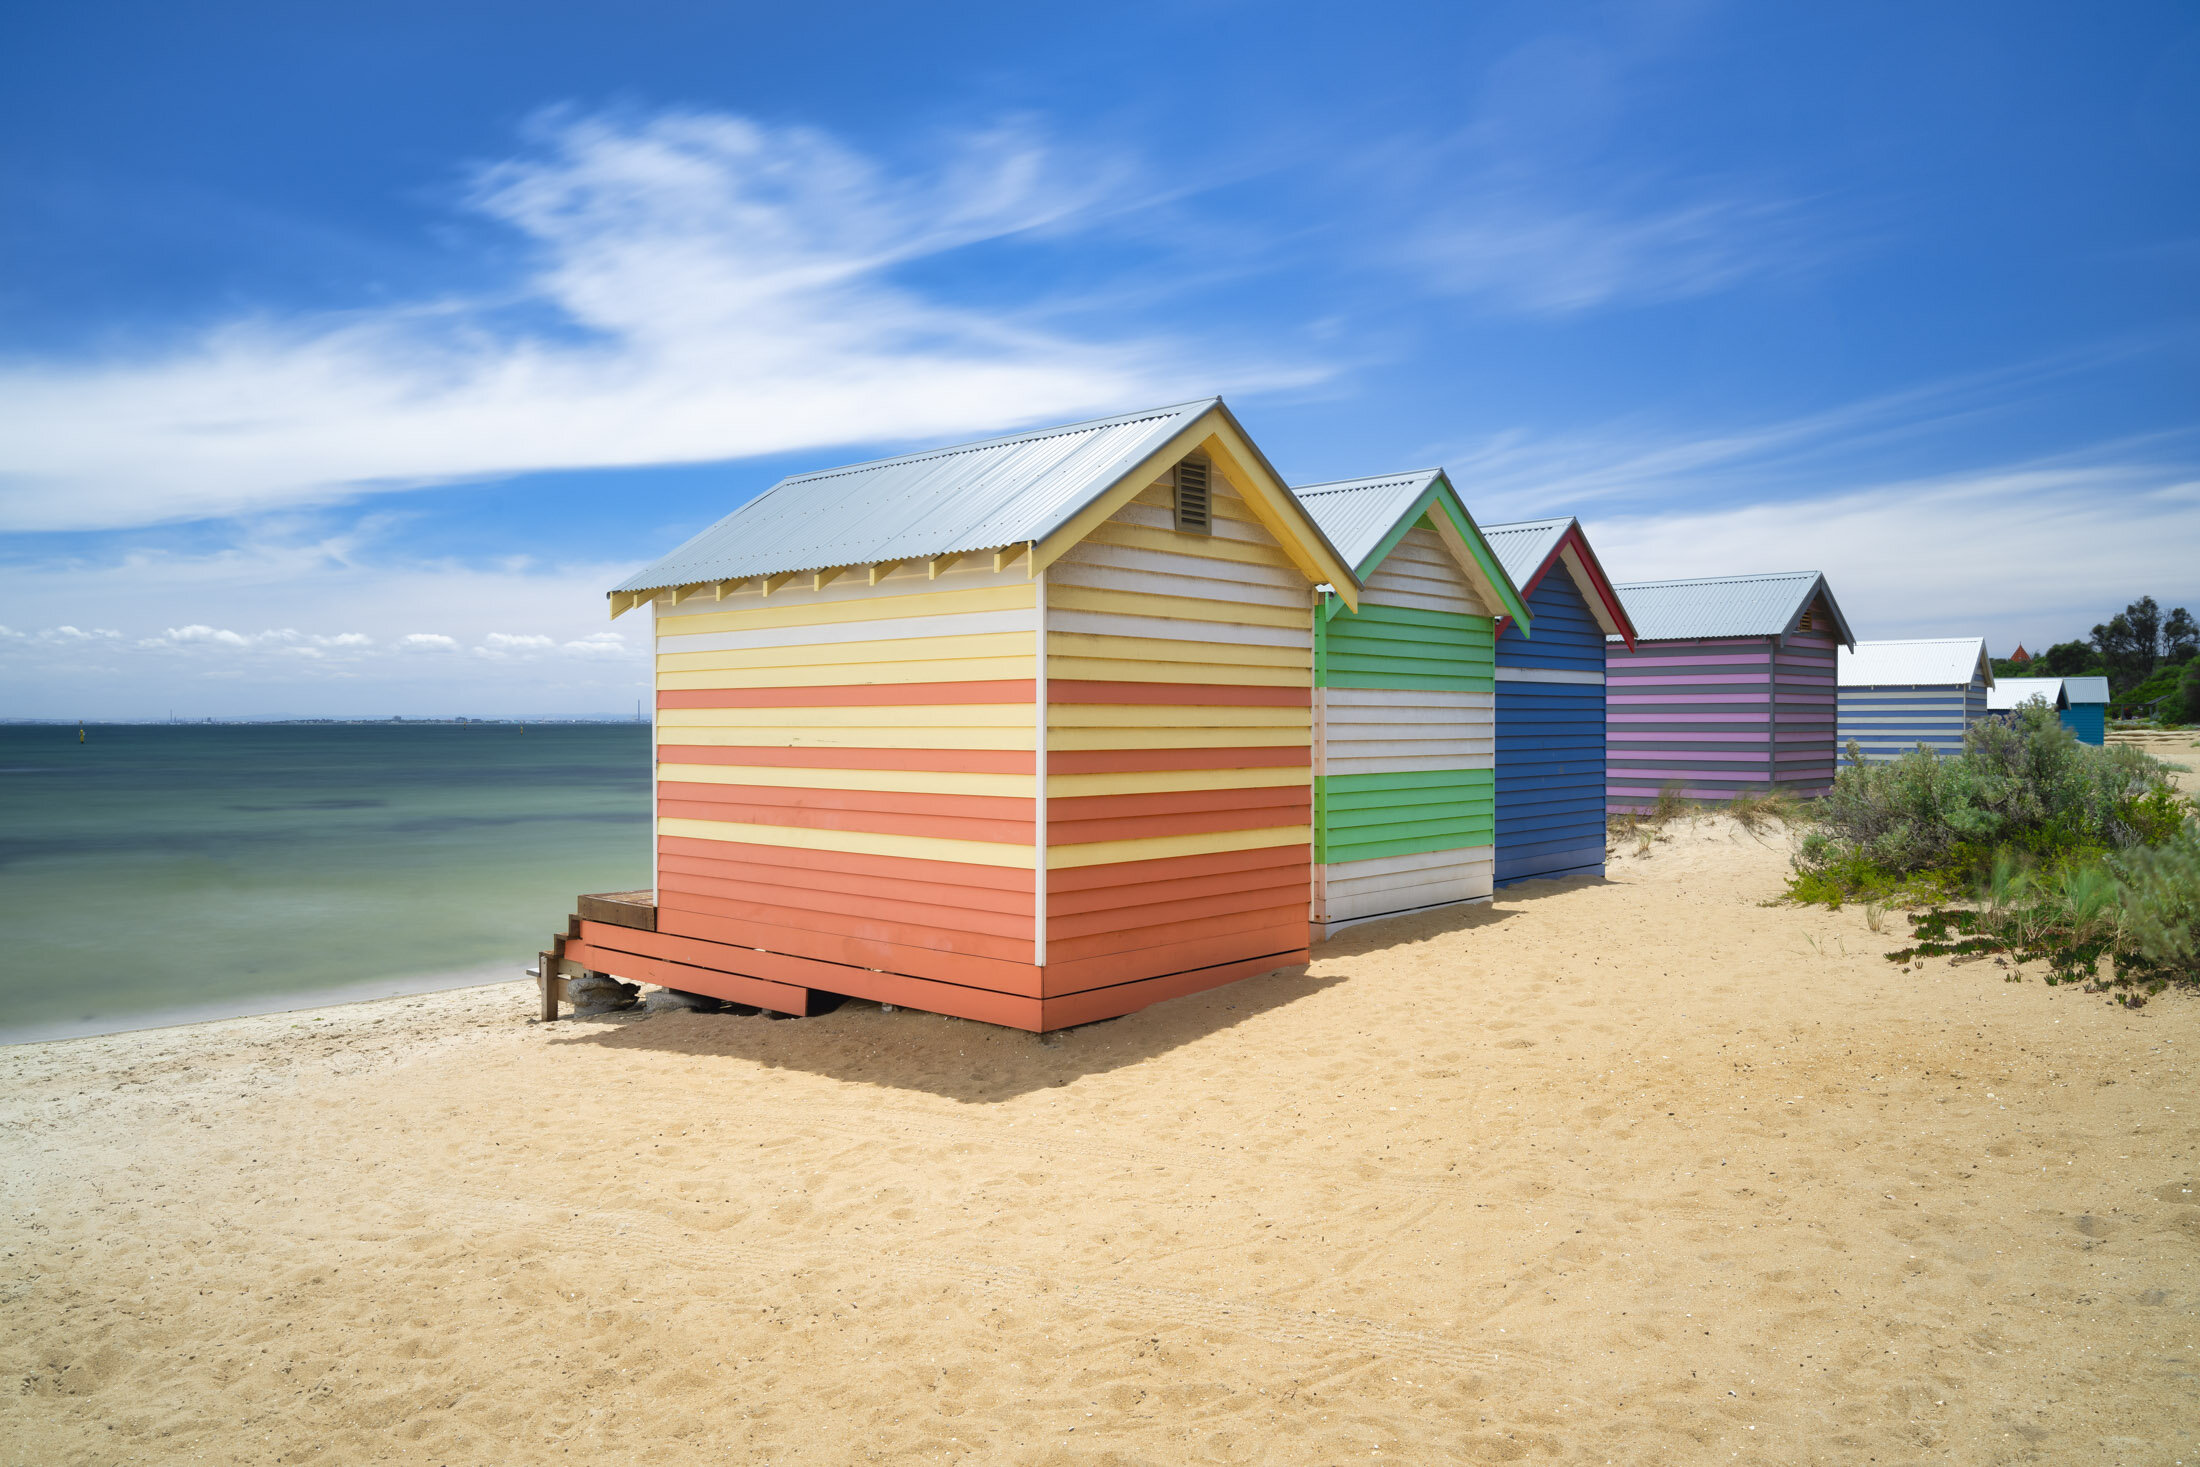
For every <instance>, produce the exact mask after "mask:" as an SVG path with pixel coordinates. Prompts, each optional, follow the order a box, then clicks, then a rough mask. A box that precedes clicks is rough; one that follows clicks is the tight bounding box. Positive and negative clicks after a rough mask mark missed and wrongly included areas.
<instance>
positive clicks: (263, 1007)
mask: <svg viewBox="0 0 2200 1467" xmlns="http://www.w3.org/2000/svg"><path fill="white" fill-rule="evenodd" d="M526 971H527V970H526V966H525V965H524V964H521V963H484V964H480V965H478V966H476V967H472V968H458V969H453V970H451V971H448V972H443V973H416V974H410V975H406V976H402V977H393V978H373V979H363V980H361V981H360V982H357V983H346V984H343V985H341V986H339V987H335V988H309V989H291V990H286V991H284V992H281V993H269V994H263V995H260V996H257V997H243V998H239V999H237V1000H234V1001H231V1002H221V1003H212V1002H209V1003H204V1004H176V1005H171V1006H169V1007H166V1008H159V1009H147V1010H145V1011H143V1012H141V1013H134V1014H114V1015H106V1014H96V1015H92V1016H89V1017H87V1018H83V1019H61V1020H53V1021H49V1022H46V1023H40V1024H22V1025H12V1026H10V1025H0V1049H7V1048H14V1047H17V1046H21V1045H29V1044H59V1043H65V1042H66V1041H68V1040H72V1039H101V1038H105V1037H108V1036H110V1035H115V1034H136V1033H140V1032H142V1031H145V1030H150V1029H183V1028H189V1027H191V1026H193V1025H196V1024H218V1023H221V1022H223V1021H224V1020H227V1019H261V1018H267V1017H269V1016H271V1015H276V1014H298V1013H310V1012H313V1011H314V1010H317V1009H332V1008H343V1007H346V1006H348V1005H352V1004H363V1003H373V1002H375V1001H376V1000H378V999H385V998H414V997H417V996H419V995H420V994H423V993H448V992H454V991H457V990H459V989H465V988H489V987H494V986H496V985H498V984H501V983H506V982H531V981H532V980H530V979H528V978H527V976H526Z"/></svg>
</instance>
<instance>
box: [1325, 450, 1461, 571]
mask: <svg viewBox="0 0 2200 1467" xmlns="http://www.w3.org/2000/svg"><path fill="white" fill-rule="evenodd" d="M1443 473H1444V471H1443V470H1442V469H1413V470H1410V471H1408V472H1406V473H1403V474H1384V475H1382V476H1381V477H1380V478H1374V479H1338V480H1335V481H1334V482H1331V483H1328V484H1309V485H1307V486H1306V487H1305V488H1303V489H1296V488H1295V489H1293V490H1292V491H1291V492H1292V493H1293V494H1296V495H1297V496H1298V497H1299V503H1301V504H1303V505H1305V506H1306V512H1307V513H1308V514H1310V515H1312V516H1313V517H1314V523H1315V524H1317V525H1319V526H1321V530H1322V533H1323V534H1325V535H1327V536H1328V537H1329V543H1330V544H1332V545H1334V546H1336V547H1337V550H1338V553H1339V554H1341V555H1343V556H1344V558H1345V560H1346V561H1347V562H1348V563H1350V565H1351V566H1352V568H1353V569H1354V570H1356V571H1358V572H1360V573H1361V574H1362V575H1365V574H1366V573H1367V572H1369V571H1371V570H1373V569H1374V567H1373V566H1370V565H1362V564H1361V562H1362V561H1364V560H1366V559H1367V558H1368V556H1370V555H1372V554H1374V553H1375V551H1376V549H1377V548H1378V547H1379V546H1380V545H1381V544H1382V543H1383V538H1384V537H1385V536H1386V535H1388V534H1389V533H1390V532H1391V529H1392V528H1393V527H1394V526H1396V524H1397V523H1398V516H1400V515H1402V514H1404V513H1405V512H1406V511H1407V510H1408V509H1411V508H1412V507H1413V501H1414V500H1416V499H1418V498H1420V497H1421V494H1422V491H1424V490H1426V489H1427V488H1428V486H1429V485H1430V484H1433V483H1434V482H1436V480H1437V479H1439V478H1441V477H1442V476H1443Z"/></svg>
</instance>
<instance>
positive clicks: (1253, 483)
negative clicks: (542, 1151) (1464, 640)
mask: <svg viewBox="0 0 2200 1467" xmlns="http://www.w3.org/2000/svg"><path fill="white" fill-rule="evenodd" d="M1317 585H1327V586H1330V587H1333V588H1335V592H1336V594H1337V595H1338V596H1339V597H1340V598H1341V599H1342V600H1343V602H1344V603H1345V604H1346V605H1347V606H1348V607H1349V606H1350V605H1352V604H1354V603H1356V602H1357V600H1358V596H1359V580H1358V578H1357V577H1356V576H1355V575H1354V574H1353V571H1352V567H1351V565H1350V563H1349V562H1347V561H1345V560H1344V559H1343V558H1342V557H1340V556H1339V555H1338V554H1337V552H1336V551H1335V549H1334V548H1333V547H1332V546H1331V545H1330V544H1329V542H1328V540H1327V539H1326V538H1325V537H1324V536H1323V535H1322V533H1321V531H1320V530H1319V529H1318V528H1316V526H1315V525H1314V523H1313V521H1312V520H1310V519H1309V518H1308V517H1307V515H1306V512H1305V511H1304V510H1303V509H1302V508H1301V507H1300V505H1299V502H1298V500H1297V499H1296V498H1294V497H1293V496H1292V494H1291V493H1290V491H1289V489H1287V488H1286V487H1285V486H1284V484H1283V482H1282V481H1281V480H1280V479H1279V478H1278V477H1277V475H1276V472H1275V470H1274V469H1273V468H1271V467H1270V465H1269V463H1268V461H1267V459H1266V458H1265V457H1263V456H1262V454H1261V452H1260V450H1259V449H1258V448H1257V447H1256V446H1254V444H1253V442H1252V440H1251V439H1250V438H1249V437H1248V436H1247V435H1246V434H1245V432H1244V430H1243V429H1242V428H1241V427H1240V426H1239V425H1238V423H1237V421H1236V419H1235V418H1234V417H1233V416H1232V415H1231V414H1230V412H1229V410H1228V409H1227V408H1226V407H1225V406H1224V405H1223V403H1222V401H1221V400H1220V399H1219V398H1210V399H1206V400H1203V401H1198V402H1190V403H1183V404H1179V405H1176V406H1172V407H1164V408H1157V409H1154V410H1152V411H1149V412H1142V413H1132V414H1127V415H1124V416H1121V417H1114V418H1106V419H1101V420H1098V421H1094V422H1086V423H1078V424H1073V425H1070V426H1067V427H1060V428H1049V429H1045V430H1042V431H1039V432H1032V433H1019V434H1016V435H1013V436H1010V437H1005V438H998V439H993V440H990V441H987V442H982V443H973V444H966V445H963V446H960V447H955V448H944V449H938V450H934V451H931V452H927V453H917V454H909V455H905V456H902V457H898V458H891V459H884V460H880V461H877V462H873V463H864V464H855V465H850V466H847V467H843V468H835V469H827V470H823V471H821V472H816V473H807V474H798V475H795V476H793V477H791V478H787V479H783V480H781V481H780V482H779V483H777V484H775V485H773V486H772V487H771V488H770V489H768V490H766V491H764V492H763V493H762V494H760V495H758V496H757V497H756V498H755V499H753V500H751V501H750V502H749V503H748V504H746V505H744V506H743V507H742V508H740V509H738V510H736V511H735V512H734V513H732V514H730V515H728V516H727V517H726V518H724V519H723V520H721V521H719V522H718V523H717V524H715V525H713V526H711V527H710V528H709V529H707V530H705V531H703V532H702V533H701V534H699V535H697V536H696V537H695V538H694V539H692V540H690V541H688V542H687V543H686V544H685V545H682V546H681V547H680V548H679V549H677V550H675V551H673V552H672V553H671V554H670V555H667V556H666V557H665V558H664V559H662V560H660V561H658V562H657V563H656V564H654V565H652V566H650V567H649V568H648V569H646V570H644V571H642V572H640V573H639V574H637V575H635V576H633V577H631V578H630V579H628V580H627V581H625V582H624V583H623V584H621V585H620V586H619V587H618V589H616V590H614V591H613V592H612V593H611V610H612V613H613V615H614V616H616V615H618V614H620V613H622V612H626V611H630V610H633V609H636V608H639V607H648V608H649V609H650V610H651V612H652V614H653V615H654V617H655V625H654V641H655V647H656V654H657V656H656V686H657V695H656V709H657V712H656V761H657V763H656V860H657V866H656V877H655V883H654V892H653V893H646V894H644V896H645V897H647V898H648V900H646V901H637V902H636V903H634V904H632V905H633V910H632V911H631V912H630V913H628V914H627V915H626V916H625V917H624V918H622V919H620V920H607V921H597V920H590V919H588V918H587V916H586V914H583V917H582V919H581V920H580V921H578V922H577V924H576V925H575V927H574V928H572V929H571V935H570V936H569V937H568V938H567V939H566V940H565V943H564V946H563V950H562V951H561V952H560V953H558V954H556V955H555V957H556V958H557V959H558V971H559V972H560V973H561V974H567V975H570V974H572V973H574V972H576V971H578V970H580V969H586V970H590V971H594V972H598V973H607V974H610V975H612V976H613V977H617V978H621V979H626V980H629V981H632V982H647V983H657V984H663V985H665V986H667V987H671V988H677V989H683V990H687V991H689V992H695V993H702V994H707V995H711V996H715V997H718V998H722V999H728V1000H732V1001H736V1002H741V1003H747V1004H754V1005H758V1006H760V1007H764V1008H770V1009H774V1010H779V1011H783V1012H792V1013H802V1012H808V1011H810V1010H811V1008H812V1006H813V1005H814V1004H818V1003H820V1002H822V1000H820V999H819V998H818V995H821V994H822V995H841V996H854V997H858V998H867V999H875V1000H878V1001H881V1002H884V1003H892V1004H900V1005H907V1006H909V1007H911V1008H919V1009H927V1010H931V1011H934V1012H938V1013H944V1014H954V1015H959V1016H961V1017H965V1018H971V1019H981V1020H985V1021H988V1022H992V1023H997V1024H1005V1025H1010V1026H1013V1027H1016V1028H1021V1029H1029V1030H1035V1031H1038V1030H1048V1029H1057V1028H1061V1027H1063V1026H1065V1025H1070V1024H1081V1023H1087V1022H1090V1021H1092V1020H1095V1019H1101V1018H1107V1017H1110V1016H1113V1015H1119V1014H1125V1013H1129V1012H1131V1011H1133V1010H1135V1009H1139V1008H1143V1007H1145V1006H1146V1005H1148V1004H1151V1003H1155V1002H1158V1001H1159V1000H1162V999H1165V998H1169V997H1173V996H1175V995H1177V994H1182V993H1188V992H1192V991H1195V990H1199V989H1204V988H1210V987H1213V986H1215V985H1218V984H1222V983H1226V982H1229V981H1231V980H1232V979H1235V978H1240V977H1244V976H1248V975H1251V974H1256V973H1264V972H1268V971H1270V970H1272V969H1275V968H1278V967H1282V966H1286V965H1289V964H1293V963H1297V962H1301V961H1303V960H1304V958H1305V956H1306V950H1307V940H1308V925H1307V913H1308V905H1309V900H1310V885H1311V880H1310V860H1311V855H1312V849H1311V848H1312V829H1311V813H1312V785H1311V752H1312V749H1311V746H1312V689H1313V663H1314V625H1313V618H1314V602H1315V596H1314V587H1316V586H1317ZM607 915H608V914H607Z"/></svg>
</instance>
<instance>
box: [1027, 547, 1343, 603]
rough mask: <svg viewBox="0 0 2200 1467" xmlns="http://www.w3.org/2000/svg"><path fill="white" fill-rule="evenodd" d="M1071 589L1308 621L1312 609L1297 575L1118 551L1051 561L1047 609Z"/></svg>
mask: <svg viewBox="0 0 2200 1467" xmlns="http://www.w3.org/2000/svg"><path fill="white" fill-rule="evenodd" d="M1072 587H1075V588H1077V589H1080V590H1086V591H1116V592H1122V593H1125V594H1128V595H1132V596H1160V597H1181V598H1184V599H1186V600H1191V601H1200V602H1213V603H1215V604H1217V605H1222V606H1241V607H1255V606H1261V607H1269V608H1272V609H1285V610H1292V611H1297V610H1301V609H1304V610H1306V611H1307V613H1308V615H1309V616H1311V615H1312V606H1313V601H1312V597H1311V595H1310V594H1309V593H1310V588H1309V586H1308V584H1307V581H1306V577H1305V576H1303V575H1302V574H1300V573H1299V572H1298V571H1297V570H1290V571H1279V570H1273V569H1270V568H1269V567H1266V566H1258V565H1248V564H1244V563H1242V562H1233V561H1224V560H1203V559H1197V558H1194V557H1191V556H1184V555H1169V554H1165V553H1156V552H1154V551H1151V550H1132V549H1128V548H1126V547H1123V546H1120V545H1090V546H1086V545H1080V546H1078V547H1077V549H1076V550H1073V551H1071V552H1070V553H1069V554H1067V555H1065V556H1063V557H1062V558H1061V559H1060V560H1058V561H1056V562H1055V563H1054V565H1053V567H1052V568H1051V569H1050V570H1049V571H1048V572H1047V600H1048V601H1049V602H1050V603H1051V602H1052V601H1053V600H1054V596H1055V593H1056V592H1058V591H1062V590H1067V589H1069V588H1072ZM1134 614H1135V613H1134ZM1195 619H1196V618H1195Z"/></svg>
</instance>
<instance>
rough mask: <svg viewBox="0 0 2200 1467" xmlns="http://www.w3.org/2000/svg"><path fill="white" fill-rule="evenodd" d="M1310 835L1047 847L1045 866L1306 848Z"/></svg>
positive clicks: (1237, 834) (1248, 834) (1249, 833)
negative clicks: (1275, 848)
mask: <svg viewBox="0 0 2200 1467" xmlns="http://www.w3.org/2000/svg"><path fill="white" fill-rule="evenodd" d="M1313 834H1314V833H1313V829H1312V827H1310V826H1307V825H1285V826H1278V827H1275V828H1272V829H1265V830H1232V831H1220V832H1216V833H1212V834H1204V835H1171V836H1162V837H1159V838H1157V839H1152V840H1110V841H1096V842H1093V843H1091V844H1083V845H1067V846H1051V847H1049V848H1048V850H1047V865H1048V866H1049V867H1050V868H1051V867H1060V868H1062V869H1065V870H1068V869H1072V868H1075V867H1078V866H1106V865H1111V864H1113V863H1115V862H1119V861H1152V860H1160V859H1163V858H1166V857H1169V856H1197V855H1206V854H1208V853H1210V852H1214V851H1247V850H1258V849H1261V848H1263V847H1266V846H1294V845H1306V844H1308V843H1310V842H1311V841H1312V840H1313ZM1027 854H1028V853H1027Z"/></svg>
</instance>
